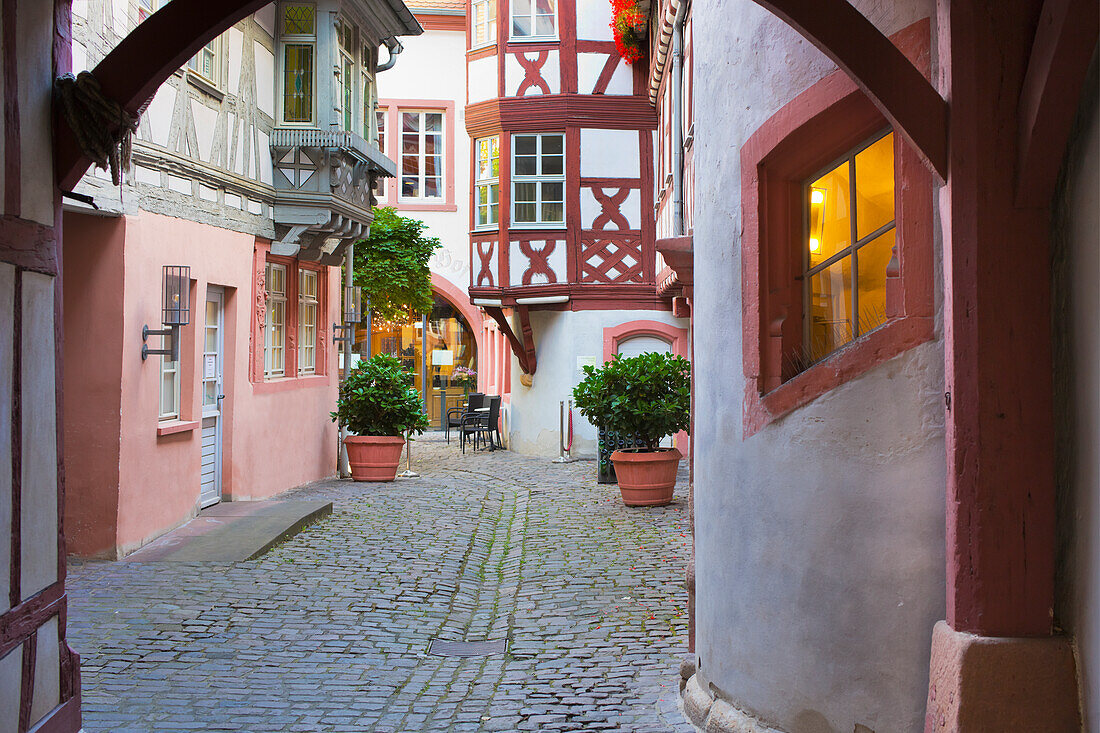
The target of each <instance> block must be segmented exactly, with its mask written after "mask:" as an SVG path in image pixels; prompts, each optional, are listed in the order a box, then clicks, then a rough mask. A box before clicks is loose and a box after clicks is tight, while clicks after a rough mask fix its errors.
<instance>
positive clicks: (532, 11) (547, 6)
mask: <svg viewBox="0 0 1100 733" xmlns="http://www.w3.org/2000/svg"><path fill="white" fill-rule="evenodd" d="M511 7H512V38H532V39H539V38H556V37H557V8H556V2H555V0H512V2H511Z"/></svg>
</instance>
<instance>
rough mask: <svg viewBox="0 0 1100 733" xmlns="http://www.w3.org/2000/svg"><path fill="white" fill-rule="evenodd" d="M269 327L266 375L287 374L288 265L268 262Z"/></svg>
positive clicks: (266, 341) (265, 342)
mask: <svg viewBox="0 0 1100 733" xmlns="http://www.w3.org/2000/svg"><path fill="white" fill-rule="evenodd" d="M266 283H267V291H266V295H267V327H266V329H265V334H264V376H265V377H267V378H268V379H270V378H272V377H282V376H284V375H285V374H286V266H285V265H276V264H274V263H272V262H269V263H267V278H266Z"/></svg>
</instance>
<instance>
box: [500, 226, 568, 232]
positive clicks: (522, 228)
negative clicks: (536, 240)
mask: <svg viewBox="0 0 1100 733" xmlns="http://www.w3.org/2000/svg"><path fill="white" fill-rule="evenodd" d="M568 228H569V227H567V226H566V225H565V224H512V225H510V226H509V227H508V230H509V231H512V230H520V231H525V232H539V231H547V232H549V231H565V230H566V229H568Z"/></svg>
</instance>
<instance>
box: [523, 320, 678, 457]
mask: <svg viewBox="0 0 1100 733" xmlns="http://www.w3.org/2000/svg"><path fill="white" fill-rule="evenodd" d="M638 320H646V321H659V322H661V323H668V324H672V325H674V326H676V327H677V328H687V325H688V324H687V321H686V320H683V319H679V318H673V316H672V314H671V313H669V312H667V311H648V310H647V311H629V310H620V311H614V310H607V311H575V312H574V311H535V312H532V313H531V326H532V328H533V329H534V333H535V356H536V358H537V360H538V369H537V371H536V372H535V375H534V381H533V383H532V385H531V386H530V387H524V386H523V385H522V384H521V383H520V375H521V374H522V370H521V369H520V368H519V364H518V363H517V362H515V361H514V359H515V357H512V359H513V363H512V396H511V406H510V412H509V422H508V434H509V443H508V447H509V449H510V450H513V451H516V452H518V453H526V454H528V455H537V456H547V457H556V456H557V455H558V403H559V402H560V401H561V400H569V399H572V397H573V387H574V386H576V384H577V383H578V382H580V380H581V379H582V378H583V377H584V374H583V373H582V372H581V369H580V367H579V366H578V362H582V360H585V359H595V361H594V362H592V361H588V362H587V363H589V364H591V363H595V364H602V363H603V331H604V328H609V327H613V326H618V325H619V324H621V323H626V322H628V321H638ZM517 323H518V322H517V321H516V319H513V327H514V326H515V325H517ZM595 455H596V428H595V427H594V426H593V425H592V424H591V423H590V422H588V420H586V419H585V418H584V417H582V416H581V414H580V413H579V412H578V411H577V410H576V409H574V411H573V457H574V458H592V457H595ZM593 470H595V468H593Z"/></svg>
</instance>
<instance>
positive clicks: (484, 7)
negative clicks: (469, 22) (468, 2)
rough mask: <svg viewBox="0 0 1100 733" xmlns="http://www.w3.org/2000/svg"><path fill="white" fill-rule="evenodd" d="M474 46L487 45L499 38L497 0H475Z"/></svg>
mask: <svg viewBox="0 0 1100 733" xmlns="http://www.w3.org/2000/svg"><path fill="white" fill-rule="evenodd" d="M473 39H474V44H473V45H474V46H475V47H476V46H485V45H487V44H490V43H495V42H496V40H497V0H474V3H473Z"/></svg>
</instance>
